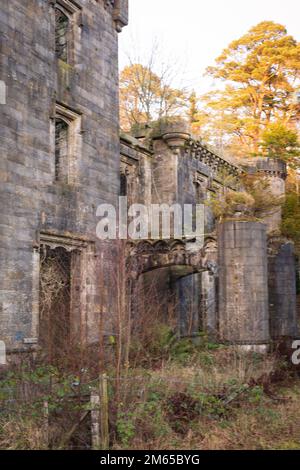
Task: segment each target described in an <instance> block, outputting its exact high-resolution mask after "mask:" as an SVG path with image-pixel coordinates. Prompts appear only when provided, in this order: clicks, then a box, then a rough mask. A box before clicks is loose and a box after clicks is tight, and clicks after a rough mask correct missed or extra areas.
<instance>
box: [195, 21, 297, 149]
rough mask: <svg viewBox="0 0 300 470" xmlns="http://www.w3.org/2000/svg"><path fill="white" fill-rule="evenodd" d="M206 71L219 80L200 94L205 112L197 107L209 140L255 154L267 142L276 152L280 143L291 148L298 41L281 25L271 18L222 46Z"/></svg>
mask: <svg viewBox="0 0 300 470" xmlns="http://www.w3.org/2000/svg"><path fill="white" fill-rule="evenodd" d="M207 73H208V74H209V75H210V76H211V77H212V78H214V79H216V80H217V81H220V83H221V86H220V89H219V90H217V91H213V92H210V93H208V94H206V95H204V96H203V97H202V109H203V110H205V112H204V111H200V112H199V126H200V127H201V128H202V131H203V132H206V133H208V134H209V135H210V138H211V140H212V142H211V143H215V144H217V145H218V146H220V145H223V146H225V147H226V148H227V149H229V150H231V152H232V153H234V154H236V155H240V156H250V155H259V154H260V153H261V152H262V151H263V150H264V146H265V147H266V145H268V144H269V143H271V147H272V149H275V148H276V151H277V150H278V144H279V146H283V148H289V147H291V145H290V144H291V143H292V144H293V145H292V146H294V149H295V147H296V144H295V142H294V135H295V134H294V135H292V133H291V132H292V131H294V133H296V131H297V121H298V119H299V117H300V106H299V102H297V101H296V100H295V99H294V97H295V93H296V90H297V89H298V87H299V79H300V45H299V43H297V41H296V40H295V39H294V38H293V37H292V36H290V35H288V33H287V31H286V29H285V27H284V26H282V25H280V24H276V23H273V22H271V21H265V22H262V23H260V24H258V25H257V26H254V27H253V28H251V29H250V31H249V32H248V33H247V34H245V35H244V36H242V37H241V38H240V39H238V40H235V41H233V42H232V43H231V44H230V45H229V46H228V47H227V48H226V49H224V51H223V53H222V54H221V55H220V57H218V58H217V59H216V63H215V66H213V67H209V68H208V70H207ZM274 123H280V126H279V125H277V127H276V125H275V126H274ZM220 142H221V144H220ZM274 142H277V143H276V145H274Z"/></svg>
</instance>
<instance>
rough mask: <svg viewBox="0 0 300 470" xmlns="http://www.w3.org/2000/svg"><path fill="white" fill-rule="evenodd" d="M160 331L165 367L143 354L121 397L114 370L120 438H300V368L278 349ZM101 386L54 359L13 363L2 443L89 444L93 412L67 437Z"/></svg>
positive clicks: (246, 444)
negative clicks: (249, 348)
mask: <svg viewBox="0 0 300 470" xmlns="http://www.w3.org/2000/svg"><path fill="white" fill-rule="evenodd" d="M153 335H154V336H153V342H152V345H151V348H152V349H151V353H152V354H154V355H155V357H156V367H154V368H153V367H150V363H148V364H147V362H145V361H143V362H144V366H137V367H135V368H131V367H130V368H129V370H128V373H127V374H126V375H125V374H123V375H121V377H120V380H121V382H122V387H121V392H120V395H119V398H118V400H119V401H118V403H116V395H115V393H116V384H115V368H114V367H110V368H109V370H108V373H109V384H110V385H109V398H110V447H111V448H113V449H118V450H120V449H174V450H175V449H295V448H297V449H299V448H300V433H299V426H298V422H299V418H300V411H299V410H300V408H299V398H300V392H299V378H298V377H297V374H296V371H293V370H291V369H290V368H289V366H288V364H287V363H285V362H284V361H283V360H282V359H279V357H278V356H277V354H276V353H273V354H269V355H259V354H256V353H245V352H242V351H241V350H240V349H238V348H237V347H225V346H221V345H217V344H214V343H213V342H210V341H208V339H207V338H206V337H205V335H202V334H200V335H199V338H196V339H193V340H192V339H181V340H180V339H178V338H176V337H175V335H174V334H173V332H172V330H171V329H170V328H168V327H167V326H166V325H157V329H156V333H155V332H153ZM149 352H150V351H148V352H147V354H146V358H147V357H148V354H149ZM50 383H51V394H50V395H49V384H50ZM92 386H93V382H92V381H87V380H85V379H84V378H83V377H81V378H80V377H77V376H73V375H72V374H62V373H61V372H60V371H58V370H57V369H56V368H55V367H50V366H48V367H37V368H33V369H32V368H28V367H25V366H23V367H21V368H17V369H15V370H13V371H10V372H9V373H7V374H6V376H5V377H2V381H1V390H0V396H1V401H2V403H5V406H1V413H0V447H1V448H3V449H45V448H48V447H50V448H89V446H90V438H89V436H90V431H89V424H88V422H84V421H83V422H82V423H81V425H80V426H79V427H78V430H77V431H76V433H74V435H72V438H71V439H70V441H68V442H65V441H64V439H65V436H66V435H68V432H69V429H70V423H71V424H72V423H74V422H75V423H76V422H78V421H79V420H80V417H81V416H82V415H83V414H84V412H85V411H86V410H88V408H89V403H88V400H87V399H84V397H86V395H87V394H88V393H89V392H90V389H91V387H92ZM78 388H80V389H81V390H80V393H79V391H78ZM78 396H81V400H78ZM25 397H26V399H25ZM72 397H77V399H76V400H73V399H72ZM21 398H22V401H21ZM45 400H47V401H48V404H49V414H50V426H49V428H48V429H47V428H45V427H44V414H43V404H44V402H45Z"/></svg>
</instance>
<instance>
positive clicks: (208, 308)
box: [201, 271, 218, 340]
mask: <svg viewBox="0 0 300 470" xmlns="http://www.w3.org/2000/svg"><path fill="white" fill-rule="evenodd" d="M216 284H217V277H216V275H215V274H214V273H212V272H210V271H205V272H203V273H202V282H201V312H202V316H203V329H204V331H205V332H206V333H207V335H208V337H209V338H210V339H212V340H213V339H216V338H217V336H218V317H217V294H216V293H217V286H216Z"/></svg>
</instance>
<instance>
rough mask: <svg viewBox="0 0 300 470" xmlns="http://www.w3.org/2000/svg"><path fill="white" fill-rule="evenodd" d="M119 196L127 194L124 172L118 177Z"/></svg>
mask: <svg viewBox="0 0 300 470" xmlns="http://www.w3.org/2000/svg"><path fill="white" fill-rule="evenodd" d="M120 196H127V176H126V175H125V174H124V173H121V177H120Z"/></svg>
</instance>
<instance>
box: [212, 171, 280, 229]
mask: <svg viewBox="0 0 300 470" xmlns="http://www.w3.org/2000/svg"><path fill="white" fill-rule="evenodd" d="M283 202H284V198H283V197H280V196H276V195H274V193H273V191H272V189H271V186H270V180H269V179H268V178H265V177H264V176H262V175H259V174H254V175H249V174H244V175H241V176H240V178H239V183H238V185H237V184H236V190H234V189H233V188H232V187H230V186H228V185H226V184H225V185H224V186H223V190H222V191H221V192H219V193H218V194H216V195H215V196H214V197H213V198H212V199H211V200H210V201H209V202H208V205H209V206H210V207H211V208H212V210H213V213H214V215H215V216H216V217H217V219H218V220H219V221H223V220H226V219H230V218H232V217H237V218H239V220H257V221H259V220H262V219H263V218H264V217H266V216H268V215H271V214H272V213H274V212H276V211H278V209H279V208H280V207H281V206H282V204H283Z"/></svg>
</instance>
